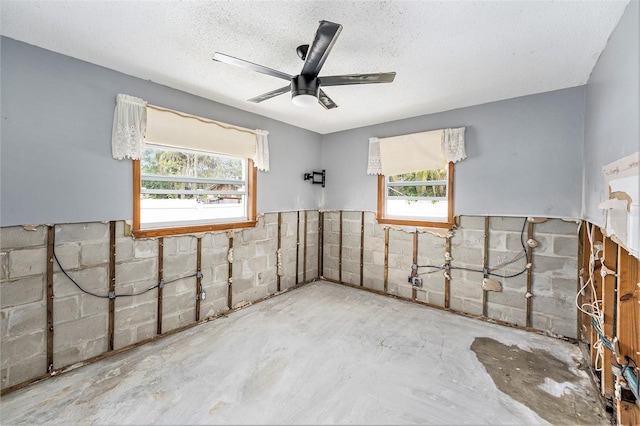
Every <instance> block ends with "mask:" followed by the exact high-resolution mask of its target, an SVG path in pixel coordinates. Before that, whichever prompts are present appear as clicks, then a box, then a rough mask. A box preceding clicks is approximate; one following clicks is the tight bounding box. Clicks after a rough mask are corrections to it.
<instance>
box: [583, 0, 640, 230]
mask: <svg viewBox="0 0 640 426" xmlns="http://www.w3.org/2000/svg"><path fill="white" fill-rule="evenodd" d="M639 26H640V3H639V2H638V1H631V2H630V3H629V5H628V6H627V9H626V10H625V13H624V15H622V18H621V19H620V22H619V23H618V26H617V27H616V29H615V31H614V32H613V34H612V35H611V38H609V42H608V44H607V47H606V49H605V50H604V51H603V52H602V55H600V58H599V59H598V63H597V64H596V66H595V68H594V69H593V72H592V73H591V76H590V77H589V82H588V84H587V90H586V107H585V111H586V112H585V116H586V119H585V135H584V196H583V197H584V211H583V217H584V219H586V220H588V221H590V222H592V223H594V224H596V225H599V226H604V212H603V211H602V210H600V209H598V204H599V203H600V202H601V201H603V200H605V199H607V198H608V189H607V187H606V185H605V180H604V175H603V174H602V167H603V166H604V165H606V164H608V163H611V162H613V161H616V160H618V159H620V158H622V157H626V156H627V155H630V154H633V153H634V152H636V151H638V150H639V149H640V122H639V119H638V117H640V87H639V83H638V82H639V81H640V73H639V67H640V30H639Z"/></svg>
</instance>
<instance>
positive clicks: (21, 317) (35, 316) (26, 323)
mask: <svg viewBox="0 0 640 426" xmlns="http://www.w3.org/2000/svg"><path fill="white" fill-rule="evenodd" d="M6 321H7V326H6V327H7V328H6V330H7V337H9V338H12V337H17V336H21V335H23V334H32V333H34V332H37V331H40V330H44V329H45V328H46V324H47V309H46V305H45V304H44V302H35V303H31V304H28V305H22V306H19V307H16V308H13V309H8V310H7V318H6Z"/></svg>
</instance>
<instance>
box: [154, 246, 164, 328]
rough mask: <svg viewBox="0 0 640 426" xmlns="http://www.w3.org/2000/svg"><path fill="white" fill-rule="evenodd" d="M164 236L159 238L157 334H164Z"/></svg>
mask: <svg viewBox="0 0 640 426" xmlns="http://www.w3.org/2000/svg"><path fill="white" fill-rule="evenodd" d="M163 259H164V238H163V237H160V238H158V323H157V328H156V334H162V289H163V287H164V272H163V271H164V265H163Z"/></svg>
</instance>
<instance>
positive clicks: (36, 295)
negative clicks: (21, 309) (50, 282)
mask: <svg viewBox="0 0 640 426" xmlns="http://www.w3.org/2000/svg"><path fill="white" fill-rule="evenodd" d="M45 286H46V284H45V276H44V275H34V276H31V277H27V278H20V279H17V280H13V281H3V282H1V283H0V295H1V296H2V297H0V307H1V308H2V309H5V308H10V307H12V306H20V305H26V304H28V303H33V302H38V301H41V300H43V297H44V289H45Z"/></svg>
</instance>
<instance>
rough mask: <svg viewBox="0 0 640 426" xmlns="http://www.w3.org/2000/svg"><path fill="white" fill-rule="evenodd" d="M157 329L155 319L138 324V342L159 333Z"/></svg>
mask: <svg viewBox="0 0 640 426" xmlns="http://www.w3.org/2000/svg"><path fill="white" fill-rule="evenodd" d="M156 331H157V323H156V321H155V320H154V321H153V322H149V323H147V324H142V325H140V326H138V327H137V328H136V342H139V341H141V340H144V339H148V338H149V337H153V336H155V335H156V334H157V333H156Z"/></svg>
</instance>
